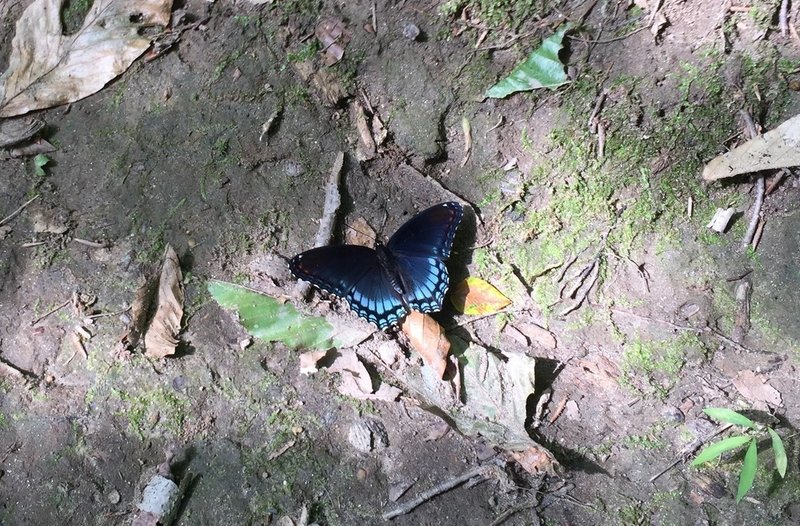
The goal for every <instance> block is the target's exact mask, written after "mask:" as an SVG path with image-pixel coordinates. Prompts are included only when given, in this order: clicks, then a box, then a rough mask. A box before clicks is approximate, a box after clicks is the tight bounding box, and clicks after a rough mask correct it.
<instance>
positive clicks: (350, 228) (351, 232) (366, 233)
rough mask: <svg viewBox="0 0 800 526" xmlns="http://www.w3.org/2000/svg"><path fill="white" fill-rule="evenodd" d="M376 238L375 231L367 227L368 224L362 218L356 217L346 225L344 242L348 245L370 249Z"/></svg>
mask: <svg viewBox="0 0 800 526" xmlns="http://www.w3.org/2000/svg"><path fill="white" fill-rule="evenodd" d="M377 237H378V236H377V235H376V234H375V230H373V229H372V227H371V226H369V223H367V220H366V219H364V218H363V217H357V218H356V219H355V221H353V222H351V223H350V224H349V225H347V228H346V230H345V231H344V240H345V243H347V244H348V245H360V246H362V247H369V248H372V246H373V245H374V244H375V239H376V238H377Z"/></svg>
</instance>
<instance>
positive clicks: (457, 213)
mask: <svg viewBox="0 0 800 526" xmlns="http://www.w3.org/2000/svg"><path fill="white" fill-rule="evenodd" d="M463 215H464V210H463V208H462V207H461V205H460V204H459V203H456V202H448V203H442V204H438V205H435V206H432V207H431V208H428V209H427V210H424V211H422V212H420V213H419V214H417V215H415V216H414V217H412V218H411V219H410V220H409V221H408V222H406V223H405V224H404V225H403V226H401V227H400V228H399V229H398V230H397V232H395V234H394V235H393V236H392V237H391V238H390V239H389V242H388V243H387V244H386V248H388V249H389V251H390V252H391V254H392V256H393V258H394V261H395V264H396V265H397V268H398V271H399V272H400V276H401V280H402V282H403V285H404V288H405V290H406V294H405V299H406V302H407V303H408V305H409V307H411V308H412V309H415V310H418V311H420V312H436V311H439V310H442V304H443V302H444V295H445V294H446V293H447V288H448V286H449V283H450V278H449V275H448V273H447V266H445V264H444V260H445V259H447V258H448V257H449V256H450V250H451V248H452V246H453V239H454V238H455V235H456V230H457V229H458V225H459V223H460V222H461V218H462V217H463Z"/></svg>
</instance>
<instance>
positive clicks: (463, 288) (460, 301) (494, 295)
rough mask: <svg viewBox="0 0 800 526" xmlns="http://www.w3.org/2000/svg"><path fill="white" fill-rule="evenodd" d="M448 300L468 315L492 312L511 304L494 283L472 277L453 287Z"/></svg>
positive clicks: (459, 310)
mask: <svg viewBox="0 0 800 526" xmlns="http://www.w3.org/2000/svg"><path fill="white" fill-rule="evenodd" d="M450 301H451V302H452V304H453V307H455V308H456V310H457V311H458V312H463V313H464V314H469V315H484V314H494V313H495V312H499V311H501V310H503V309H504V308H505V307H507V306H509V305H510V304H511V300H510V299H508V298H506V297H505V296H504V295H503V293H502V292H500V291H499V290H497V289H496V288H495V287H494V285H492V284H490V283H488V282H486V281H484V280H482V279H480V278H473V277H469V278H467V279H465V280H464V281H462V282H461V283H459V284H458V285H456V286H455V287H453V290H452V291H451V292H450Z"/></svg>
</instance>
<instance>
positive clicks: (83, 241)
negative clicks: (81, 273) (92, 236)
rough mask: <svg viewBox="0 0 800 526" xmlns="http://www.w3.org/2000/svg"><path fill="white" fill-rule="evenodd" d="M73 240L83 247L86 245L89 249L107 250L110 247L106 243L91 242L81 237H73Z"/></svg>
mask: <svg viewBox="0 0 800 526" xmlns="http://www.w3.org/2000/svg"><path fill="white" fill-rule="evenodd" d="M72 240H73V241H74V242H76V243H80V244H81V245H86V246H87V247H89V248H107V247H108V245H106V244H105V243H97V242H96V241H89V240H88V239H81V238H79V237H73V238H72Z"/></svg>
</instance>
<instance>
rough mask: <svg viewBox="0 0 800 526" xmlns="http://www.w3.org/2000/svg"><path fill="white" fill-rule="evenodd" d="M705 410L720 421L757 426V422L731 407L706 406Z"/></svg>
mask: <svg viewBox="0 0 800 526" xmlns="http://www.w3.org/2000/svg"><path fill="white" fill-rule="evenodd" d="M703 412H704V413H705V414H707V415H708V416H710V417H711V418H713V419H714V420H719V421H720V422H727V423H728V424H733V425H737V426H743V427H749V428H750V429H755V428H756V424H755V422H753V421H752V420H750V419H749V418H747V417H746V416H744V415H742V414H739V413H737V412H736V411H733V410H731V409H726V408H724V407H706V408H705V409H703Z"/></svg>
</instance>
